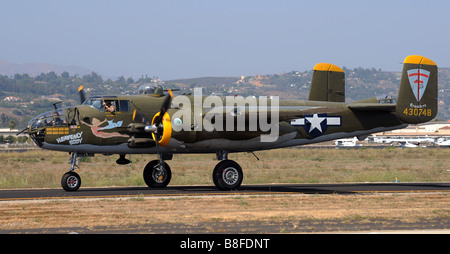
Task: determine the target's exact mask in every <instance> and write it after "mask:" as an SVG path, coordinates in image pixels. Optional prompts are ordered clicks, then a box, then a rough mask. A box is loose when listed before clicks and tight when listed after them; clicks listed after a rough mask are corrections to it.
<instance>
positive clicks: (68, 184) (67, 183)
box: [61, 153, 81, 191]
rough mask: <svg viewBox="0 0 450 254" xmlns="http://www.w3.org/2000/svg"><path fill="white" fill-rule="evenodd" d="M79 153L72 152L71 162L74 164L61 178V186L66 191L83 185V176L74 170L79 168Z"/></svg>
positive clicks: (75, 189) (74, 189)
mask: <svg viewBox="0 0 450 254" xmlns="http://www.w3.org/2000/svg"><path fill="white" fill-rule="evenodd" d="M77 157H78V154H77V153H72V156H71V157H70V159H69V163H71V164H72V166H71V167H70V171H69V172H67V173H65V174H64V175H63V177H62V178H61V186H62V187H63V189H64V190H65V191H77V190H78V189H79V188H80V186H81V177H80V176H79V175H78V174H77V173H75V172H74V170H75V168H79V167H78V165H77V164H76V163H77Z"/></svg>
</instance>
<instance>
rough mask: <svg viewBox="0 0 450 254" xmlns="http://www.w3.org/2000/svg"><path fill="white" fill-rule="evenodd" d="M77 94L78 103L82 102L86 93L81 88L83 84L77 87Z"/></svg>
mask: <svg viewBox="0 0 450 254" xmlns="http://www.w3.org/2000/svg"><path fill="white" fill-rule="evenodd" d="M78 94H79V95H80V104H83V102H84V101H85V100H86V93H85V92H84V90H83V85H81V86H80V87H78Z"/></svg>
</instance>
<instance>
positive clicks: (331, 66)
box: [314, 63, 344, 72]
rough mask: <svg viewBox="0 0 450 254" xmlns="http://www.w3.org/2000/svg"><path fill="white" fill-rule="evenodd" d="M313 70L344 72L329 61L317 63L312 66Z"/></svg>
mask: <svg viewBox="0 0 450 254" xmlns="http://www.w3.org/2000/svg"><path fill="white" fill-rule="evenodd" d="M314 70H315V71H336V72H344V70H342V69H341V68H340V67H339V66H336V65H334V64H329V63H318V64H316V65H315V66H314Z"/></svg>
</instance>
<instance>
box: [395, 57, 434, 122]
mask: <svg viewBox="0 0 450 254" xmlns="http://www.w3.org/2000/svg"><path fill="white" fill-rule="evenodd" d="M437 86H438V75H437V66H436V64H435V63H434V62H433V61H432V60H430V59H428V58H426V57H423V56H417V55H411V56H408V57H406V58H405V61H404V63H403V71H402V78H401V81H400V89H399V92H398V99H397V106H396V112H397V116H398V118H399V119H400V120H401V121H402V122H404V123H411V124H417V123H424V122H428V121H430V120H432V119H433V118H434V117H436V115H437V112H438V108H437V100H438V95H437V90H438V89H437Z"/></svg>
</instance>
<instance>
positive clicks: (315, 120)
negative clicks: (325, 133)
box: [305, 114, 326, 132]
mask: <svg viewBox="0 0 450 254" xmlns="http://www.w3.org/2000/svg"><path fill="white" fill-rule="evenodd" d="M305 119H306V120H308V122H310V123H311V128H310V129H309V132H311V131H313V130H314V129H317V130H319V131H320V132H322V126H320V124H321V123H322V122H323V120H325V119H326V117H319V115H317V114H314V115H313V117H305Z"/></svg>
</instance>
